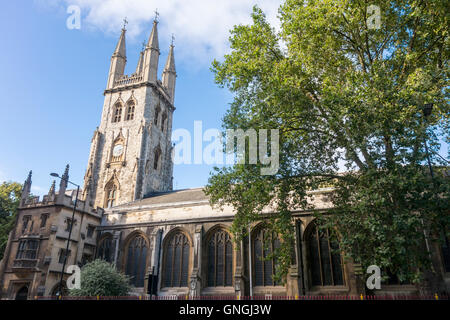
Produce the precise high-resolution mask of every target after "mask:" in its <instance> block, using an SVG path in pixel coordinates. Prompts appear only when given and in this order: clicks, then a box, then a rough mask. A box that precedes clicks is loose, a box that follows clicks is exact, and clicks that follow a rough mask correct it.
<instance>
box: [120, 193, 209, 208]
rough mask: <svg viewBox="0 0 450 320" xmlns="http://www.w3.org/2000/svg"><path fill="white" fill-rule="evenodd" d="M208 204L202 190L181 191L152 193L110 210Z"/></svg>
mask: <svg viewBox="0 0 450 320" xmlns="http://www.w3.org/2000/svg"><path fill="white" fill-rule="evenodd" d="M199 202H200V203H206V202H209V197H208V196H207V195H206V194H205V193H204V192H203V188H195V189H183V190H175V191H169V192H161V193H154V194H152V195H150V196H149V197H147V198H144V199H141V200H136V201H133V202H129V203H125V204H122V205H119V206H116V207H114V208H112V209H113V210H114V211H116V210H122V209H123V210H125V209H138V208H143V207H160V206H161V207H164V206H174V205H181V204H193V203H199Z"/></svg>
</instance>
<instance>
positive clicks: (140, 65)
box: [136, 51, 144, 74]
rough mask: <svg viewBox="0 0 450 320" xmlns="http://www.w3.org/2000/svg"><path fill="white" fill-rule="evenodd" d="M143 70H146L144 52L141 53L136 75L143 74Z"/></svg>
mask: <svg viewBox="0 0 450 320" xmlns="http://www.w3.org/2000/svg"><path fill="white" fill-rule="evenodd" d="M143 69H144V51H141V53H140V54H139V61H138V64H137V68H136V74H141V72H142V70H143Z"/></svg>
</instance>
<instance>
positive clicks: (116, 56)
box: [107, 20, 127, 89]
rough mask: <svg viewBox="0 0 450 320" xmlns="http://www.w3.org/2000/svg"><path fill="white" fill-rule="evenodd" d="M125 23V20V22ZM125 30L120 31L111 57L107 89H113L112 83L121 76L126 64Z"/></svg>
mask: <svg viewBox="0 0 450 320" xmlns="http://www.w3.org/2000/svg"><path fill="white" fill-rule="evenodd" d="M125 21H126V20H125ZM126 32H127V30H126V29H125V27H123V29H122V34H121V35H120V38H119V42H118V43H117V46H116V49H115V50H114V53H113V55H112V57H111V67H110V69H109V77H108V85H107V89H112V88H113V87H114V82H115V81H116V80H118V79H119V78H120V77H121V76H123V74H124V72H125V65H126V64H127V53H126V44H125V34H126Z"/></svg>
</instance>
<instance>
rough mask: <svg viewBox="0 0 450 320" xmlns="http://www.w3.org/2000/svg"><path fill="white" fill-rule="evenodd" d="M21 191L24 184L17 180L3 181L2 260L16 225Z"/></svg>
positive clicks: (0, 213) (0, 189) (0, 188)
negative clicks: (10, 234)
mask: <svg viewBox="0 0 450 320" xmlns="http://www.w3.org/2000/svg"><path fill="white" fill-rule="evenodd" d="M21 191H22V185H21V184H20V183H17V182H3V183H2V184H1V185H0V260H1V259H3V254H4V252H5V248H6V244H7V242H8V235H9V233H10V232H11V230H12V229H13V227H14V222H15V218H16V213H17V208H18V207H19V201H20V194H21Z"/></svg>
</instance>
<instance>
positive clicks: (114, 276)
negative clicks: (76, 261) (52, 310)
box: [69, 260, 130, 297]
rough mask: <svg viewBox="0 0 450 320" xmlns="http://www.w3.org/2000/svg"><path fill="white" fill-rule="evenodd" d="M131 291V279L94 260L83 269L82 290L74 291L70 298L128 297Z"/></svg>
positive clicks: (71, 292) (71, 291)
mask: <svg viewBox="0 0 450 320" xmlns="http://www.w3.org/2000/svg"><path fill="white" fill-rule="evenodd" d="M129 291H130V285H129V279H128V278H127V276H125V275H124V274H122V273H120V272H119V271H117V270H116V268H115V267H114V266H113V265H112V264H110V263H108V262H106V261H104V260H94V261H92V262H89V263H87V264H85V265H84V266H83V268H82V269H81V288H80V289H72V290H70V292H69V295H70V296H76V297H91V296H108V297H112V296H116V297H118V296H120V297H123V296H126V295H128V292H129Z"/></svg>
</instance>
